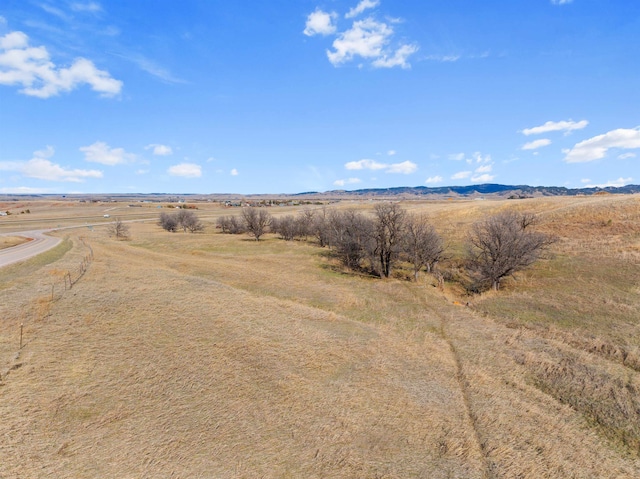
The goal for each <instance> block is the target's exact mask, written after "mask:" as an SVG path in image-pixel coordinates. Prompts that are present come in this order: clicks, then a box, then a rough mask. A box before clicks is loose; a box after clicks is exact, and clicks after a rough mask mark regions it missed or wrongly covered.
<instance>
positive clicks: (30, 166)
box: [0, 146, 102, 183]
mask: <svg viewBox="0 0 640 479" xmlns="http://www.w3.org/2000/svg"><path fill="white" fill-rule="evenodd" d="M53 154H54V149H53V148H52V147H50V146H47V149H46V150H39V151H35V152H34V153H33V156H34V157H33V158H32V159H30V160H29V161H0V171H15V172H17V173H20V174H22V175H24V176H26V177H28V178H35V179H38V180H46V181H69V182H74V183H81V182H83V181H84V179H85V178H102V172H101V171H98V170H81V169H68V168H64V167H62V166H60V165H58V164H56V163H53V162H51V161H49V160H48V158H51V157H52V156H53Z"/></svg>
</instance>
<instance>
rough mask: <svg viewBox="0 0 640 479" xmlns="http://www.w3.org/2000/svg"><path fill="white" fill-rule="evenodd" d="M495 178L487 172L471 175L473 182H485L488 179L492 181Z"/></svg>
mask: <svg viewBox="0 0 640 479" xmlns="http://www.w3.org/2000/svg"><path fill="white" fill-rule="evenodd" d="M494 178H495V176H494V175H489V174H487V173H485V174H482V175H475V176H472V177H471V181H472V182H473V183H487V182H488V181H493V179H494Z"/></svg>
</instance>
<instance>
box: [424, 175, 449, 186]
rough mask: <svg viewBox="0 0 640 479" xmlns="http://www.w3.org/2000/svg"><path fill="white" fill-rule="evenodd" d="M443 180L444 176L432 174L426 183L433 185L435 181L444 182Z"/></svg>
mask: <svg viewBox="0 0 640 479" xmlns="http://www.w3.org/2000/svg"><path fill="white" fill-rule="evenodd" d="M443 180H444V178H442V176H430V177H429V178H427V179H426V180H425V183H426V184H428V185H432V184H435V183H442V181H443Z"/></svg>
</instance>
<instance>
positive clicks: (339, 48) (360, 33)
mask: <svg viewBox="0 0 640 479" xmlns="http://www.w3.org/2000/svg"><path fill="white" fill-rule="evenodd" d="M392 36H393V28H391V27H390V26H388V25H387V24H386V23H383V22H378V21H376V20H374V19H373V18H366V19H364V20H359V21H356V22H353V25H352V26H351V28H350V29H349V30H346V31H344V32H342V33H340V34H339V35H338V38H336V39H335V40H334V41H333V48H334V51H330V50H327V57H328V58H329V61H330V62H331V63H332V64H333V65H334V66H338V65H340V64H342V63H346V62H349V61H351V60H353V59H354V58H355V57H362V58H364V59H367V60H371V61H372V65H373V66H374V67H377V68H392V67H395V66H400V67H402V68H409V67H410V64H409V63H408V62H407V58H408V57H409V56H410V55H411V54H413V53H415V52H416V51H417V49H418V47H417V46H415V45H409V44H406V45H401V46H400V47H398V48H397V49H390V48H389V43H390V42H391V38H392Z"/></svg>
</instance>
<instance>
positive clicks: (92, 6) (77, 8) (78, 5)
mask: <svg viewBox="0 0 640 479" xmlns="http://www.w3.org/2000/svg"><path fill="white" fill-rule="evenodd" d="M70 7H71V10H73V11H74V12H89V13H98V12H101V11H102V6H101V5H100V4H99V3H98V2H88V3H82V2H73V3H71V5H70Z"/></svg>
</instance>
